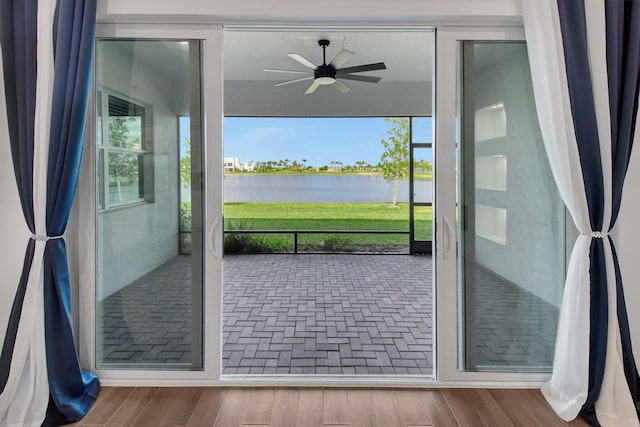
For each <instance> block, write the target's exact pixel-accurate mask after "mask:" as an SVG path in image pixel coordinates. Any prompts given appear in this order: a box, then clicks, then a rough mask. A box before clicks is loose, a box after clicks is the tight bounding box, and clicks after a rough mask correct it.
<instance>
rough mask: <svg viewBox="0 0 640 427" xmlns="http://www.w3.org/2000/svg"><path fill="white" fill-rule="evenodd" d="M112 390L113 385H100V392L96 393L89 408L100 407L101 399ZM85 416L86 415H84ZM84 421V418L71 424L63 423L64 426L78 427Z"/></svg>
mask: <svg viewBox="0 0 640 427" xmlns="http://www.w3.org/2000/svg"><path fill="white" fill-rule="evenodd" d="M112 391H113V387H100V393H99V394H98V398H97V399H96V401H95V402H93V405H92V406H91V410H93V409H94V408H96V407H100V405H102V403H101V402H102V401H103V400H104V399H105V398H106V397H107V395H109V393H111V392H112ZM85 418H86V416H85ZM82 422H84V420H80V421H78V422H75V423H71V424H65V427H80V425H81V423H82Z"/></svg>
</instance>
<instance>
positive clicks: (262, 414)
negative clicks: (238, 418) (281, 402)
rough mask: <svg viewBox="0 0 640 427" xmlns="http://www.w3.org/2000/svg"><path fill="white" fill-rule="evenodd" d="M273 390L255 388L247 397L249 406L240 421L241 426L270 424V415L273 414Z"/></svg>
mask: <svg viewBox="0 0 640 427" xmlns="http://www.w3.org/2000/svg"><path fill="white" fill-rule="evenodd" d="M274 397H275V390H274V389H273V388H256V389H253V390H252V391H251V394H250V395H249V402H251V404H250V405H248V406H247V408H246V412H245V414H244V417H243V419H242V424H243V425H269V424H271V413H272V412H273V399H274Z"/></svg>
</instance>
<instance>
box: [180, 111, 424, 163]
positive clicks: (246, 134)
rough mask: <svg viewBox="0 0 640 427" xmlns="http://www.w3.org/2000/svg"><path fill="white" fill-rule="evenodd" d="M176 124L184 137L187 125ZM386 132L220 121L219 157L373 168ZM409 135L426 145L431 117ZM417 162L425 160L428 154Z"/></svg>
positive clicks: (382, 128)
mask: <svg viewBox="0 0 640 427" xmlns="http://www.w3.org/2000/svg"><path fill="white" fill-rule="evenodd" d="M180 123H181V125H180V127H181V134H182V135H185V132H186V129H188V122H187V121H183V120H181V122H180ZM390 127H391V124H390V123H386V122H385V121H384V118H298V117H297V118H264V117H259V118H256V117H225V119H224V157H238V158H239V160H240V161H241V162H245V163H246V162H254V163H255V162H264V161H269V160H275V161H278V160H284V159H289V161H290V162H291V161H293V160H296V161H298V162H299V163H302V159H307V162H306V165H307V166H323V165H330V164H331V162H332V161H339V162H342V163H343V164H345V165H353V164H355V163H356V162H358V161H365V162H367V163H369V164H372V165H375V164H377V163H378V161H379V160H380V156H381V154H382V152H383V151H384V150H383V147H382V144H381V143H380V140H381V139H383V138H386V133H387V130H388V129H389V128H390ZM413 133H414V141H416V142H429V141H431V139H432V138H431V135H432V132H431V118H423V119H417V120H416V122H415V123H414V127H413ZM420 158H422V159H424V160H431V150H428V152H425V153H424V155H421V156H420Z"/></svg>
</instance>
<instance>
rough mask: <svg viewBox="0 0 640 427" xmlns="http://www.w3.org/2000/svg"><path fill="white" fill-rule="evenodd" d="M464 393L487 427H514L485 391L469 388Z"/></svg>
mask: <svg viewBox="0 0 640 427" xmlns="http://www.w3.org/2000/svg"><path fill="white" fill-rule="evenodd" d="M464 392H465V393H466V395H467V397H468V399H469V401H470V402H471V404H472V405H473V406H474V408H476V411H478V413H479V414H480V416H481V417H482V419H483V420H484V422H485V424H486V425H487V426H489V427H514V425H513V423H512V422H511V420H510V419H509V417H508V416H507V414H505V412H504V411H503V410H502V408H501V407H500V405H498V402H496V400H495V399H494V398H493V396H491V394H490V393H489V392H488V391H487V390H486V389H479V388H471V389H466V390H464Z"/></svg>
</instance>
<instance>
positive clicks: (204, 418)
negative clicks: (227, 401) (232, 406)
mask: <svg viewBox="0 0 640 427" xmlns="http://www.w3.org/2000/svg"><path fill="white" fill-rule="evenodd" d="M224 395H225V390H224V389H223V388H217V387H207V388H205V389H204V391H203V392H202V395H201V396H200V399H198V403H196V406H194V407H193V412H192V413H191V417H190V418H189V421H188V422H187V424H186V425H187V426H189V427H204V426H212V425H213V423H214V422H215V421H216V418H217V417H218V412H219V411H220V406H221V404H222V400H223V398H224ZM238 424H239V423H238Z"/></svg>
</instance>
